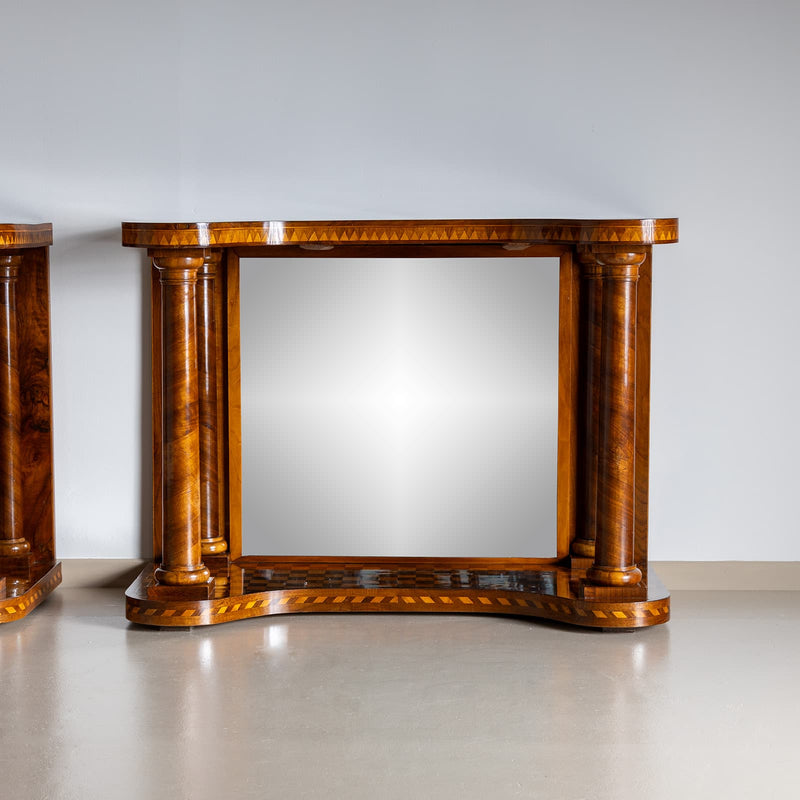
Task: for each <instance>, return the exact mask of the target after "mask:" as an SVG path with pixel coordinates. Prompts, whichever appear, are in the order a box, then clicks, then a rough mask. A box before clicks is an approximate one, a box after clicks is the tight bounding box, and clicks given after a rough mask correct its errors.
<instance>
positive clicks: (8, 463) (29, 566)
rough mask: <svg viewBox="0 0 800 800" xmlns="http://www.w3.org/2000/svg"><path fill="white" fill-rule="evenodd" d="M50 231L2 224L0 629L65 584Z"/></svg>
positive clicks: (29, 226)
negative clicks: (60, 553)
mask: <svg viewBox="0 0 800 800" xmlns="http://www.w3.org/2000/svg"><path fill="white" fill-rule="evenodd" d="M52 243H53V227H52V225H50V224H49V223H47V224H42V225H3V224H0V623H3V622H13V621H14V620H18V619H22V617H24V616H26V615H27V614H28V613H30V612H31V611H32V610H33V609H34V608H36V606H38V605H39V604H40V603H41V602H42V600H44V598H45V597H47V595H48V594H50V592H52V591H53V589H55V587H56V586H58V584H59V583H61V564H60V563H57V562H56V560H55V545H54V522H53V436H52V420H51V417H50V290H49V284H50V268H49V258H48V248H49V246H50V245H51V244H52Z"/></svg>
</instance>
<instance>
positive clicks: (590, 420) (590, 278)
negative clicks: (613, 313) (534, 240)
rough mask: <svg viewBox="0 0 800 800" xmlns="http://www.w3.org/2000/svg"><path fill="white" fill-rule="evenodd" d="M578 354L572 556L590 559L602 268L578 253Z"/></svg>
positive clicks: (593, 527)
mask: <svg viewBox="0 0 800 800" xmlns="http://www.w3.org/2000/svg"><path fill="white" fill-rule="evenodd" d="M578 258H579V260H580V262H581V299H582V306H583V307H582V308H581V322H582V324H581V352H582V353H583V357H584V364H583V369H582V375H583V383H582V385H581V394H582V396H581V397H580V403H581V413H580V440H581V447H580V451H579V452H580V453H581V459H580V464H579V465H578V469H579V471H580V476H579V480H578V487H579V489H578V493H579V494H578V502H579V508H580V513H579V514H578V520H577V531H576V533H577V535H576V537H575V539H574V540H573V542H572V554H573V555H574V556H578V557H579V558H592V559H593V558H594V554H595V539H596V535H597V457H598V453H599V451H600V415H599V410H600V375H601V364H600V355H601V348H600V343H601V339H602V329H601V321H602V318H603V281H602V268H601V266H600V264H598V263H597V261H596V260H595V258H594V256H593V255H592V254H591V253H584V252H580V253H579V254H578Z"/></svg>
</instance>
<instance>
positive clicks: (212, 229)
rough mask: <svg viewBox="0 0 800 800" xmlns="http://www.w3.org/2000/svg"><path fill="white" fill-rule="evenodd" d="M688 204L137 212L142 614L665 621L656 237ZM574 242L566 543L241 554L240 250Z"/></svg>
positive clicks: (567, 339) (137, 600)
mask: <svg viewBox="0 0 800 800" xmlns="http://www.w3.org/2000/svg"><path fill="white" fill-rule="evenodd" d="M677 240H678V221H677V220H676V219H636V220H537V219H516V220H513V219H512V220H412V221H397V220H393V221H336V222H276V221H269V222H209V223H136V222H124V223H123V224H122V243H123V245H125V246H128V247H142V248H147V252H148V254H149V256H150V257H151V258H152V265H153V268H152V320H153V336H152V348H153V350H152V363H153V431H154V436H153V550H154V563H153V564H152V565H150V566H148V567H146V568H145V570H144V571H143V573H142V574H141V575H140V576H139V578H138V579H137V580H136V581H135V582H134V583H133V584H132V585H131V587H130V588H129V589H128V590H127V605H126V613H127V617H128V619H129V620H132V621H133V622H137V623H142V624H146V625H157V626H193V625H211V624H216V623H220V622H228V621H231V620H237V619H243V618H246V617H254V616H263V615H269V614H283V613H296V612H304V611H417V612H419V611H422V612H431V611H440V612H469V613H477V612H484V613H492V614H515V615H527V616H534V617H542V618H546V619H552V620H558V621H560V622H567V623H573V624H577V625H583V626H589V627H595V628H640V627H647V626H651V625H657V624H659V623H663V622H666V621H667V619H668V618H669V595H668V593H667V591H666V590H665V588H664V587H663V585H662V584H661V583H660V582H659V581H658V579H657V578H656V577H655V576H654V575H653V574H652V572H650V571H649V570H648V563H647V550H648V525H647V521H648V519H647V516H648V515H647V510H648V452H649V389H650V294H651V274H652V246H653V245H656V244H666V243H670V242H676V241H677ZM498 256H501V257H509V258H529V257H533V258H536V257H553V258H557V259H559V286H560V289H559V309H558V311H559V367H558V454H557V473H558V474H557V530H556V539H557V554H556V557H555V558H505V559H488V558H477V559H470V558H400V557H398V558H362V557H358V556H354V557H352V558H349V557H348V558H332V557H314V558H312V557H270V556H259V555H243V554H242V535H241V534H242V532H241V502H242V498H241V400H240V393H241V390H240V385H241V381H240V358H239V353H240V342H239V261H240V259H241V258H248V257H259V258H265V257H283V258H286V257H298V258H326V257H334V258H362V257H368V258H396V257H399V258H447V257H467V258H481V257H498Z"/></svg>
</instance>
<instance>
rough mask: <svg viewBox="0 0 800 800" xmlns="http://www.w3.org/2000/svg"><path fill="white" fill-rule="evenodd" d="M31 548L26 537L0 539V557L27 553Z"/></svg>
mask: <svg viewBox="0 0 800 800" xmlns="http://www.w3.org/2000/svg"><path fill="white" fill-rule="evenodd" d="M30 550H31V546H30V543H29V542H28V540H27V539H0V558H15V557H16V556H24V555H27V554H28V553H29V552H30Z"/></svg>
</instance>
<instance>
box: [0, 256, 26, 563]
mask: <svg viewBox="0 0 800 800" xmlns="http://www.w3.org/2000/svg"><path fill="white" fill-rule="evenodd" d="M21 266H22V256H21V255H18V254H0V493H1V494H0V556H21V555H25V554H26V553H28V552H29V551H30V544H29V542H28V541H27V540H26V539H25V535H24V531H23V507H22V472H21V468H20V424H21V417H22V412H21V408H20V395H19V361H18V351H17V299H16V284H17V275H18V273H19V268H20V267H21Z"/></svg>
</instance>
